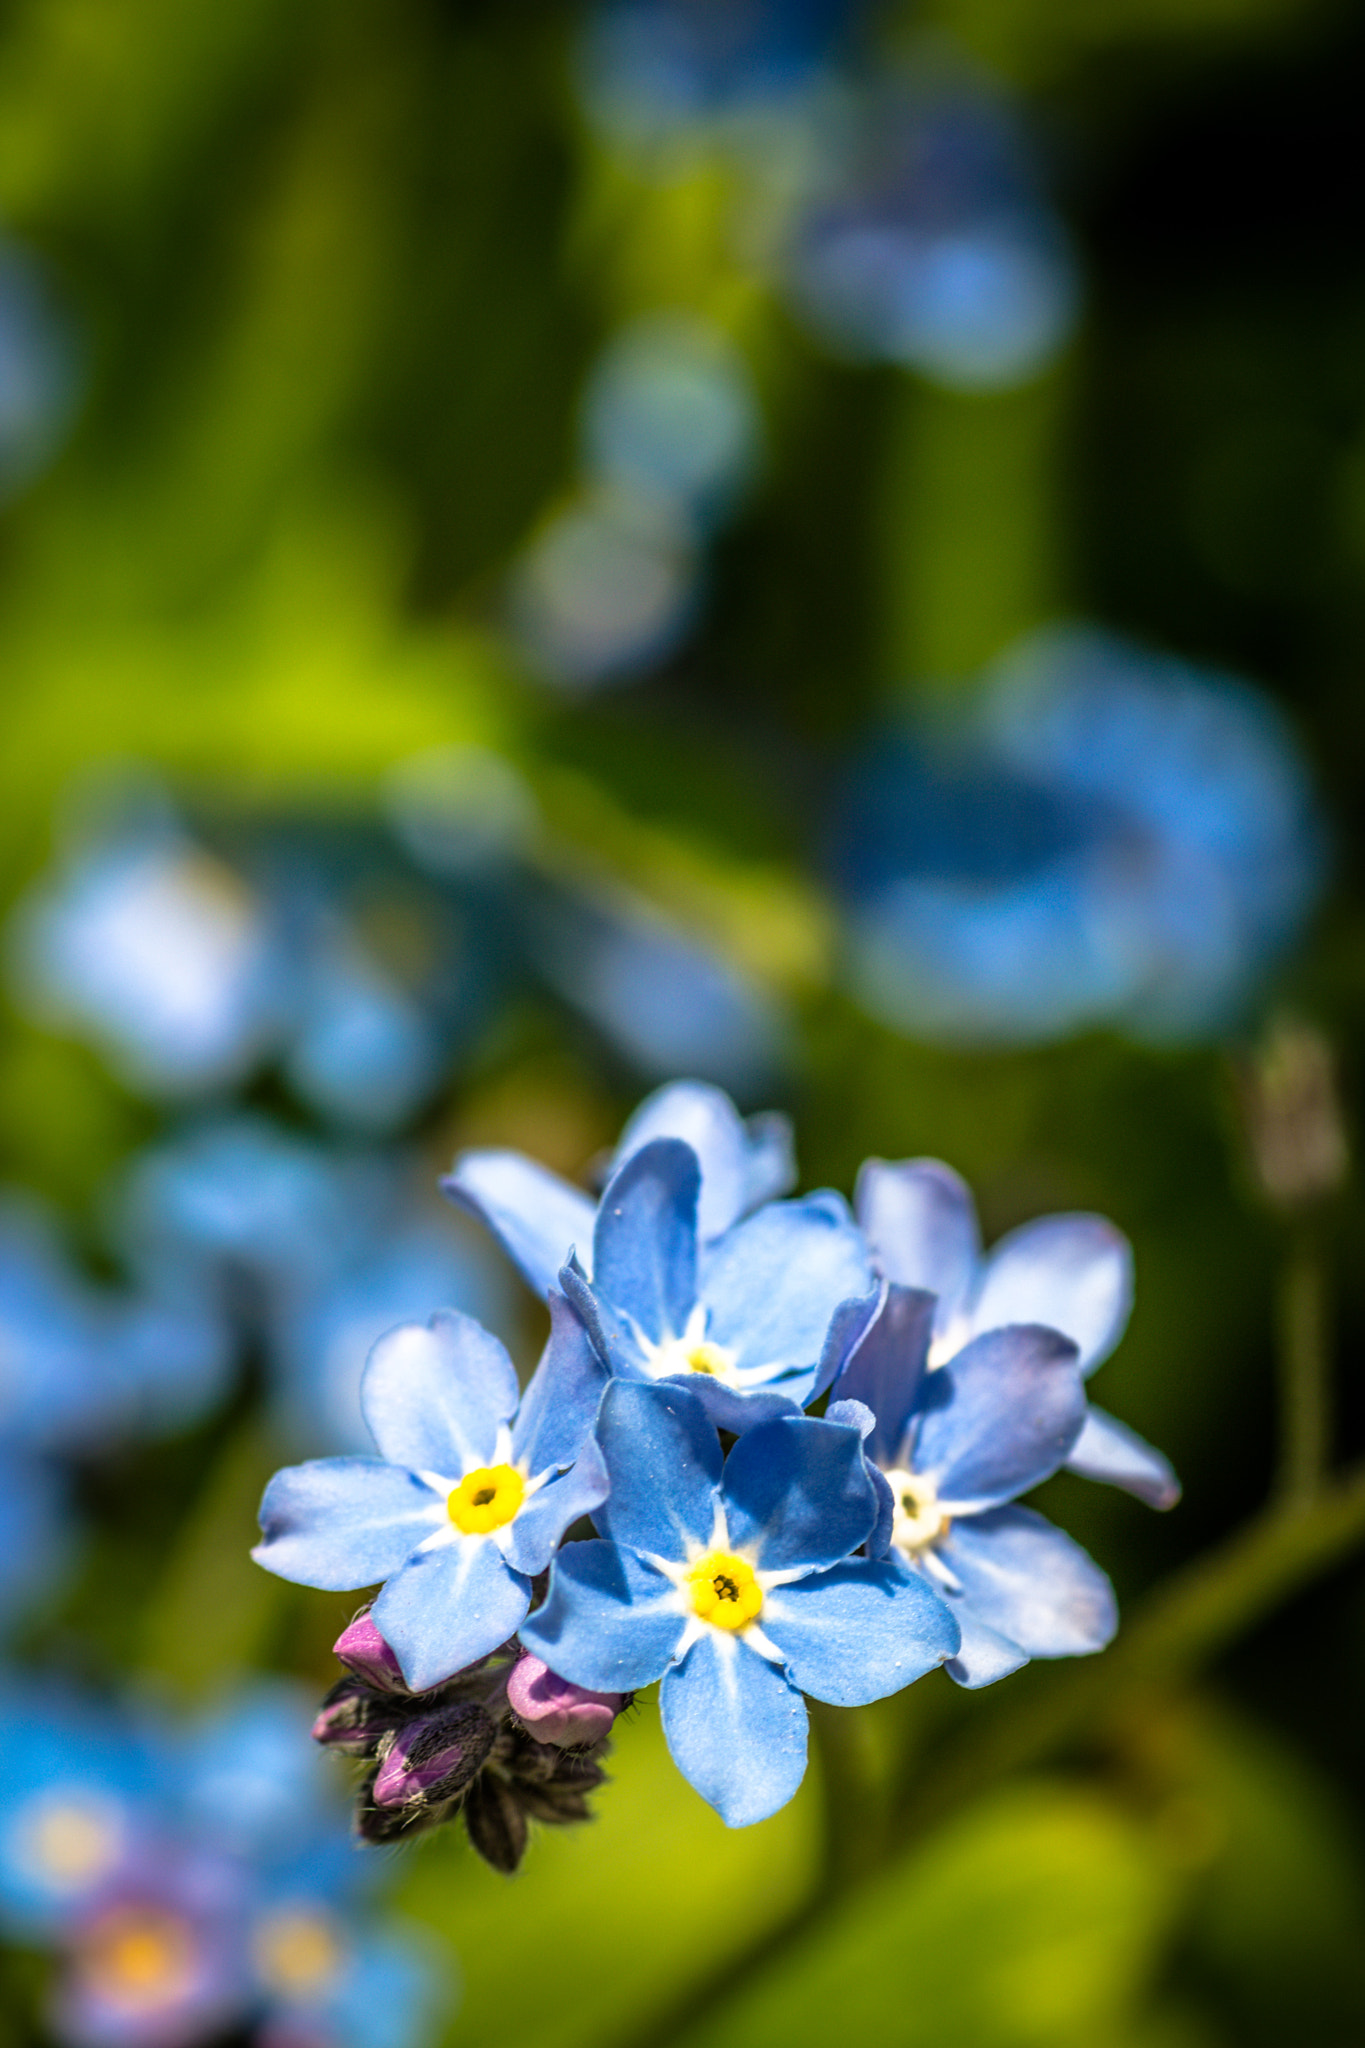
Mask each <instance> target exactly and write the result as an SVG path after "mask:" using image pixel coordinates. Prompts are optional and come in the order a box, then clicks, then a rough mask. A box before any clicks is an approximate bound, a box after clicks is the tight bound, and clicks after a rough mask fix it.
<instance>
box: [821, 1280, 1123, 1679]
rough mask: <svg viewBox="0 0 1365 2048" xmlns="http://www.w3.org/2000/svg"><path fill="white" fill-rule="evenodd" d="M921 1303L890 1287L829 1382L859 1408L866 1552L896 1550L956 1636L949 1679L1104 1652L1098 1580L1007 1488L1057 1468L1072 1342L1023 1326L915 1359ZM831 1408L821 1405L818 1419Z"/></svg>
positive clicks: (1070, 1423) (927, 1314)
mask: <svg viewBox="0 0 1365 2048" xmlns="http://www.w3.org/2000/svg"><path fill="white" fill-rule="evenodd" d="M933 1311H934V1301H933V1297H932V1296H931V1295H928V1294H926V1293H923V1292H922V1291H921V1290H919V1289H916V1288H906V1287H899V1286H894V1285H893V1286H892V1287H890V1288H889V1289H888V1292H887V1298H886V1301H885V1303H884V1305H883V1307H882V1310H881V1313H880V1314H879V1315H878V1317H877V1319H876V1321H875V1322H874V1323H873V1324H872V1326H871V1328H870V1329H869V1330H868V1332H867V1335H866V1336H865V1337H864V1339H863V1341H862V1343H861V1345H860V1346H859V1348H858V1349H857V1351H856V1352H855V1353H854V1354H853V1357H852V1358H851V1359H850V1360H849V1362H848V1364H847V1365H846V1366H845V1368H844V1370H843V1372H842V1373H841V1374H840V1377H839V1379H838V1380H837V1381H836V1383H835V1387H834V1393H835V1396H836V1402H837V1403H842V1402H844V1401H848V1402H861V1403H862V1404H863V1407H864V1408H865V1409H867V1410H869V1411H870V1412H871V1414H872V1416H873V1417H874V1418H875V1421H874V1423H873V1426H872V1428H871V1429H870V1430H869V1431H868V1436H867V1455H868V1459H869V1462H870V1464H871V1465H872V1466H873V1467H874V1468H875V1469H876V1471H877V1472H878V1474H879V1475H880V1476H879V1477H878V1479H877V1481H876V1484H877V1490H878V1495H879V1498H880V1501H881V1512H880V1516H879V1520H878V1526H877V1529H876V1531H875V1533H874V1535H873V1537H872V1540H871V1542H870V1543H869V1546H868V1547H869V1551H870V1552H871V1553H872V1554H873V1555H879V1554H884V1553H887V1552H888V1551H889V1552H890V1553H891V1554H892V1555H895V1556H898V1557H899V1558H900V1559H901V1560H902V1561H903V1565H904V1568H905V1569H906V1570H908V1571H909V1572H912V1573H917V1574H919V1575H920V1576H921V1577H922V1578H923V1579H924V1580H926V1581H927V1582H928V1583H930V1584H932V1585H933V1586H934V1587H935V1589H936V1590H937V1591H938V1592H939V1593H940V1594H942V1596H943V1598H944V1599H945V1601H946V1602H947V1604H948V1606H949V1607H950V1609H951V1610H952V1613H953V1614H954V1616H955V1617H956V1619H957V1622H958V1625H959V1627H960V1629H961V1636H962V1641H961V1648H960V1649H959V1650H958V1651H957V1653H956V1654H955V1655H954V1656H953V1657H952V1658H951V1660H950V1661H949V1663H948V1671H949V1674H950V1675H951V1676H952V1677H953V1678H955V1679H956V1680H957V1682H958V1684H959V1685H965V1686H969V1687H975V1686H980V1685H989V1684H990V1683H992V1682H993V1680H995V1679H997V1678H1003V1677H1004V1676H1005V1675H1006V1674H1007V1673H1008V1672H1010V1671H1014V1670H1017V1669H1018V1667H1019V1666H1020V1665H1021V1664H1024V1663H1026V1662H1027V1661H1028V1659H1029V1658H1030V1657H1074V1656H1081V1655H1084V1654H1086V1653H1087V1652H1089V1651H1091V1650H1100V1649H1103V1648H1104V1646H1105V1644H1106V1643H1107V1642H1108V1641H1109V1639H1110V1638H1111V1636H1112V1635H1113V1633H1114V1629H1115V1627H1116V1626H1117V1615H1116V1612H1115V1608H1114V1595H1113V1590H1112V1588H1111V1587H1110V1584H1109V1581H1108V1579H1107V1578H1106V1577H1105V1576H1104V1574H1103V1572H1101V1571H1100V1569H1099V1567H1098V1566H1097V1565H1095V1564H1093V1563H1092V1562H1091V1560H1090V1558H1089V1557H1087V1555H1086V1553H1085V1552H1084V1551H1083V1550H1082V1549H1081V1548H1080V1546H1079V1545H1078V1544H1076V1543H1074V1542H1073V1541H1072V1539H1071V1538H1070V1537H1069V1536H1066V1535H1064V1534H1063V1533H1062V1531H1061V1530H1060V1529H1055V1528H1053V1526H1052V1525H1051V1523H1050V1522H1046V1521H1044V1519H1043V1517H1042V1516H1041V1515H1039V1514H1035V1513H1034V1512H1033V1510H1032V1509H1031V1508H1021V1507H1016V1506H1013V1505H1012V1503H1013V1502H1014V1501H1015V1500H1016V1498H1017V1496H1018V1495H1019V1494H1021V1493H1026V1492H1028V1490H1029V1489H1030V1488H1031V1487H1034V1486H1037V1485H1038V1484H1040V1482H1041V1481H1042V1480H1044V1479H1048V1478H1050V1477H1051V1475H1052V1474H1053V1473H1054V1472H1055V1471H1057V1469H1058V1468H1059V1466H1060V1465H1061V1464H1062V1462H1063V1461H1064V1459H1065V1458H1066V1457H1067V1455H1068V1453H1069V1452H1070V1450H1071V1448H1072V1446H1073V1445H1074V1443H1075V1441H1076V1438H1077V1436H1078V1435H1079V1433H1080V1429H1081V1426H1082V1422H1083V1420H1084V1416H1085V1394H1084V1391H1083V1389H1082V1385H1081V1377H1080V1372H1079V1370H1078V1360H1077V1352H1076V1346H1075V1345H1074V1344H1073V1343H1072V1342H1071V1341H1070V1339H1069V1338H1067V1337H1063V1336H1061V1335H1060V1333H1059V1332H1058V1331H1056V1330H1050V1329H1045V1328H1042V1327H1040V1326H1038V1325H1036V1324H1033V1325H1030V1324H1012V1325H1010V1326H1009V1327H1007V1328H992V1329H988V1330H986V1331H984V1332H983V1333H982V1334H980V1335H978V1336H975V1337H972V1338H971V1339H970V1340H969V1341H968V1342H967V1343H966V1344H964V1346H963V1348H962V1349H961V1350H960V1351H957V1352H955V1353H954V1355H953V1357H952V1359H951V1360H950V1361H949V1363H948V1364H947V1365H944V1366H942V1367H940V1368H939V1369H937V1370H933V1369H931V1367H930V1365H929V1342H930V1336H931V1332H932V1328H933ZM838 1412H840V1410H839V1408H838V1407H837V1405H835V1404H832V1405H831V1413H838Z"/></svg>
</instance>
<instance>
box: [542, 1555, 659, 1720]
mask: <svg viewBox="0 0 1365 2048" xmlns="http://www.w3.org/2000/svg"><path fill="white" fill-rule="evenodd" d="M685 1626H686V1620H685V1617H684V1615H683V1613H682V1611H681V1608H680V1606H679V1602H678V1595H677V1588H676V1587H675V1586H674V1585H673V1583H672V1581H671V1580H669V1579H666V1578H665V1577H664V1575H663V1573H662V1572H658V1571H655V1569H654V1567H653V1565H650V1564H646V1563H645V1561H644V1559H643V1558H641V1557H637V1556H636V1555H635V1553H634V1551H632V1550H622V1549H619V1548H618V1547H617V1545H616V1544H614V1543H566V1544H565V1546H564V1548H563V1549H562V1550H561V1551H560V1553H559V1555H558V1557H556V1559H555V1561H554V1564H553V1565H552V1566H551V1568H550V1591H549V1595H548V1597H547V1598H546V1601H545V1605H544V1606H543V1607H538V1608H537V1609H536V1611H535V1613H534V1614H533V1615H532V1616H531V1618H530V1620H529V1621H526V1622H523V1623H522V1626H521V1628H520V1630H519V1634H520V1637H521V1640H522V1642H523V1643H524V1644H525V1646H526V1648H527V1649H528V1650H530V1651H532V1652H533V1653H534V1655H535V1656H537V1657H540V1658H542V1659H543V1660H544V1662H545V1663H546V1664H548V1665H549V1667H550V1669H551V1670H552V1671H554V1672H556V1673H557V1674H558V1675H559V1677H560V1678H567V1679H568V1681H569V1683H570V1684H571V1685H585V1686H587V1687H588V1688H589V1690H591V1691H593V1692H635V1691H637V1690H638V1689H639V1687H640V1686H642V1685H651V1684H653V1682H654V1680H655V1679H656V1678H660V1677H662V1675H663V1673H664V1671H665V1670H666V1668H667V1667H668V1665H669V1663H670V1662H671V1660H672V1658H673V1654H674V1652H675V1651H676V1649H677V1647H678V1642H679V1639H680V1638H681V1636H682V1632H683V1629H684V1627H685Z"/></svg>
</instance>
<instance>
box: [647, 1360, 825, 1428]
mask: <svg viewBox="0 0 1365 2048" xmlns="http://www.w3.org/2000/svg"><path fill="white" fill-rule="evenodd" d="M660 1384H661V1385H663V1386H669V1387H686V1388H687V1389H688V1390H689V1391H690V1392H691V1393H693V1394H695V1396H696V1398H697V1399H698V1400H699V1401H700V1402H701V1405H702V1407H703V1408H704V1409H705V1410H706V1412H707V1414H708V1415H709V1416H710V1418H711V1420H712V1422H713V1423H714V1424H715V1426H716V1428H717V1429H728V1430H729V1431H730V1433H731V1435H733V1436H743V1435H744V1434H745V1433H746V1432H747V1431H748V1430H751V1429H753V1428H754V1427H755V1426H756V1425H757V1424H758V1423H760V1422H776V1421H777V1420H778V1419H779V1417H782V1416H796V1415H800V1413H801V1411H802V1409H803V1408H804V1406H805V1404H806V1402H807V1401H810V1400H812V1399H813V1398H814V1389H815V1378H814V1375H813V1374H812V1373H808V1372H795V1373H790V1372H789V1373H783V1374H782V1375H781V1376H780V1377H779V1378H778V1379H775V1380H771V1381H769V1383H768V1385H767V1386H765V1387H755V1388H754V1389H753V1391H752V1392H750V1393H742V1392H741V1391H740V1389H739V1388H738V1387H727V1386H726V1384H725V1382H724V1381H723V1380H716V1379H711V1378H710V1377H709V1376H708V1375H707V1374H706V1373H704V1372H698V1373H689V1374H688V1375H687V1377H686V1378H685V1379H684V1378H683V1377H682V1376H681V1375H677V1374H673V1375H670V1377H669V1378H668V1379H667V1380H664V1381H661V1382H660Z"/></svg>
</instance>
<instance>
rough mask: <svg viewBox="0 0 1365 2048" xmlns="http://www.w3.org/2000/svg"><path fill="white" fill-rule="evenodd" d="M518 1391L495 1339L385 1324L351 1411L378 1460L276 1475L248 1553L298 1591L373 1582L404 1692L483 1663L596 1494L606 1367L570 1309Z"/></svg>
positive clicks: (468, 1327) (559, 1312)
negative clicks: (360, 1415)
mask: <svg viewBox="0 0 1365 2048" xmlns="http://www.w3.org/2000/svg"><path fill="white" fill-rule="evenodd" d="M551 1316H552V1322H551V1334H550V1340H549V1343H548V1344H547V1346H546V1348H545V1352H544V1355H543V1357H542V1359H541V1362H540V1365H539V1366H538V1368H537V1370H536V1373H535V1375H534V1376H533V1378H532V1380H531V1383H530V1385H529V1386H528V1388H527V1390H526V1393H525V1396H524V1397H522V1396H521V1395H520V1392H519V1389H518V1386H517V1376H516V1372H515V1370H514V1369H513V1366H512V1361H511V1359H510V1358H509V1357H508V1356H507V1353H506V1351H505V1350H504V1349H503V1347H502V1345H501V1344H499V1342H498V1340H497V1338H496V1337H493V1336H491V1335H490V1334H489V1333H488V1331H486V1330H483V1329H481V1328H480V1327H479V1325H478V1324H477V1323H475V1322H472V1321H471V1320H470V1319H469V1318H468V1317H467V1316H461V1315H458V1314H455V1313H453V1312H442V1313H438V1314H437V1315H435V1316H433V1317H432V1318H431V1320H430V1322H428V1323H426V1324H420V1325H409V1326H407V1327H405V1328H402V1329H398V1330H393V1331H390V1333H389V1334H388V1336H386V1337H384V1338H383V1339H381V1341H380V1342H379V1343H378V1344H377V1345H376V1346H375V1348H374V1351H373V1353H372V1354H371V1357H370V1360H369V1363H368V1365H367V1366H366V1368H365V1373H364V1377H363V1379H362V1382H361V1406H362V1408H363V1410H364V1414H365V1420H366V1422H367V1423H368V1425H369V1428H370V1431H371V1434H372V1435H373V1437H374V1440H375V1443H376V1445H377V1446H378V1448H379V1451H380V1457H379V1458H378V1459H371V1458H329V1459H319V1460H315V1461H313V1462H312V1463H310V1464H306V1465H296V1466H293V1467H290V1468H289V1469H287V1470H285V1471H283V1472H279V1473H277V1474H276V1475H275V1477H274V1478H273V1479H272V1480H271V1482H270V1484H269V1486H268V1487H267V1488H266V1492H265V1498H264V1500H263V1501H262V1503H261V1528H262V1531H263V1536H264V1540H263V1541H262V1542H261V1543H260V1544H259V1545H258V1546H257V1548H256V1550H255V1551H254V1552H253V1556H254V1557H255V1558H256V1560H257V1562H258V1563H260V1564H263V1565H265V1566H266V1568H267V1569H268V1570H270V1571H274V1572H278V1573H279V1575H280V1576H281V1577H282V1578H287V1579H293V1580H295V1581H297V1582H298V1583H299V1584H301V1585H305V1586H319V1587H324V1588H329V1589H332V1590H337V1591H346V1590H351V1589H354V1588H358V1587H362V1586H371V1585H376V1584H378V1583H379V1582H380V1581H381V1580H382V1581H383V1582H384V1584H383V1589H382V1591H381V1592H380V1594H379V1597H378V1599H377V1600H376V1601H375V1604H374V1609H373V1614H374V1624H375V1627H376V1628H377V1629H378V1630H379V1631H380V1632H381V1634H382V1635H383V1637H384V1639H385V1641H386V1642H387V1643H388V1644H389V1645H390V1646H391V1648H392V1649H393V1651H394V1654H395V1655H396V1656H397V1658H398V1661H399V1663H400V1665H401V1666H402V1670H403V1676H404V1678H405V1679H406V1680H407V1683H408V1685H409V1686H410V1687H411V1688H412V1689H413V1690H414V1691H416V1692H421V1691H425V1690H426V1689H427V1688H428V1687H431V1686H434V1685H437V1684H439V1683H440V1682H441V1681H442V1680H443V1679H446V1678H449V1677H450V1676H451V1675H452V1674H453V1673H454V1672H456V1671H460V1670H463V1669H464V1668H465V1666H467V1665H469V1664H473V1663H476V1662H477V1661H478V1660H479V1659H480V1658H482V1657H487V1656H489V1655H490V1654H491V1653H492V1652H493V1651H494V1650H496V1649H497V1648H498V1647H499V1646H500V1645H501V1644H503V1643H505V1642H506V1641H507V1640H508V1638H509V1637H510V1636H512V1635H513V1634H514V1633H515V1632H516V1630H517V1628H518V1627H519V1626H520V1624H521V1622H522V1620H523V1619H524V1617H525V1615H526V1611H527V1609H528V1607H529V1605H530V1599H531V1580H532V1578H533V1577H534V1576H535V1574H536V1573H537V1572H541V1571H543V1570H544V1569H545V1567H546V1565H547V1564H548V1563H549V1561H550V1557H551V1554H552V1553H553V1551H554V1548H555V1546H556V1544H557V1543H558V1542H559V1541H560V1539H561V1537H562V1536H563V1534H564V1532H565V1530H566V1529H567V1528H568V1527H569V1525H570V1523H571V1522H573V1521H575V1520H577V1518H578V1517H579V1516H580V1515H582V1514H585V1513H586V1512H587V1511H588V1510H589V1509H590V1508H592V1507H595V1506H596V1505H597V1503H598V1502H599V1501H600V1500H601V1499H602V1496H603V1494H604V1492H605V1490H606V1479H605V1475H604V1473H603V1471H602V1467H601V1461H600V1457H599V1455H598V1451H597V1445H596V1442H595V1440H594V1438H593V1434H592V1429H593V1421H594V1418H595V1416H596V1412H597V1406H598V1403H599V1401H600V1399H601V1394H602V1388H603V1385H604V1383H605V1379H606V1374H605V1371H604V1369H603V1367H602V1365H601V1364H600V1362H599V1361H598V1359H597V1357H596V1355H595V1353H594V1351H593V1349H592V1346H591V1345H590V1343H589V1341H588V1338H587V1335H586V1332H585V1331H584V1330H583V1328H582V1327H581V1325H580V1324H579V1322H578V1319H577V1317H576V1316H575V1314H574V1312H573V1310H572V1309H571V1308H570V1307H569V1305H568V1304H567V1303H566V1302H564V1301H563V1300H560V1299H558V1298H552V1300H551Z"/></svg>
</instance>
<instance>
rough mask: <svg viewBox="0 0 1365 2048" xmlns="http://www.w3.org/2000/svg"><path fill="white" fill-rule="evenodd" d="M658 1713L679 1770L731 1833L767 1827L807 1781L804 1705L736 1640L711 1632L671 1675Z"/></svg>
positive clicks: (768, 1666)
mask: <svg viewBox="0 0 1365 2048" xmlns="http://www.w3.org/2000/svg"><path fill="white" fill-rule="evenodd" d="M659 1711H660V1714H661V1716H662V1719H663V1724H664V1735H665V1737H666V1739H667V1742H668V1747H669V1751H670V1753H671V1755H672V1758H673V1761H674V1763H675V1764H676V1765H677V1766H678V1769H679V1770H680V1771H681V1772H682V1774H683V1776H684V1777H685V1778H686V1780H687V1782H688V1784H689V1785H691V1786H693V1787H694V1788H695V1790H696V1791H698V1792H700V1794H701V1796H702V1798H703V1799H705V1800H709V1802H710V1804H711V1805H712V1806H714V1807H715V1809H716V1812H717V1813H718V1814H719V1815H720V1817H721V1819H722V1820H723V1821H724V1822H725V1824H726V1826H727V1827H731V1828H747V1827H750V1826H752V1824H753V1823H754V1822H755V1821H758V1820H766V1819H767V1818H768V1816H769V1814H771V1813H776V1812H777V1810H778V1808H779V1807H781V1806H785V1805H786V1803H787V1801H788V1800H789V1799H790V1798H791V1797H792V1796H793V1794H794V1793H795V1791H796V1789H797V1787H798V1786H799V1785H800V1783H801V1780H802V1778H803V1777H804V1776H805V1772H806V1703H805V1701H804V1700H803V1699H802V1698H801V1695H800V1693H799V1692H797V1691H796V1689H795V1687H794V1686H792V1685H791V1684H789V1682H788V1681H787V1679H786V1678H785V1677H784V1676H783V1673H782V1671H781V1670H780V1668H779V1667H778V1666H777V1665H776V1664H769V1663H768V1662H767V1661H766V1659H765V1658H763V1657H760V1656H759V1655H758V1654H757V1653H756V1652H755V1651H753V1650H750V1649H748V1648H747V1647H746V1646H745V1644H743V1643H742V1642H739V1641H738V1640H737V1639H736V1638H735V1637H734V1636H724V1637H722V1636H721V1634H720V1632H719V1630H717V1629H708V1630H707V1632H706V1634H705V1635H704V1636H703V1637H702V1638H701V1639H700V1641H699V1642H695V1643H694V1644H693V1645H692V1647H691V1649H690V1650H689V1651H688V1653H687V1655H686V1656H685V1657H684V1658H683V1660H682V1663H681V1664H677V1665H675V1666H674V1667H673V1668H672V1669H671V1670H669V1671H666V1672H665V1673H664V1682H663V1685H662V1686H661V1687H660V1690H659Z"/></svg>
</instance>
